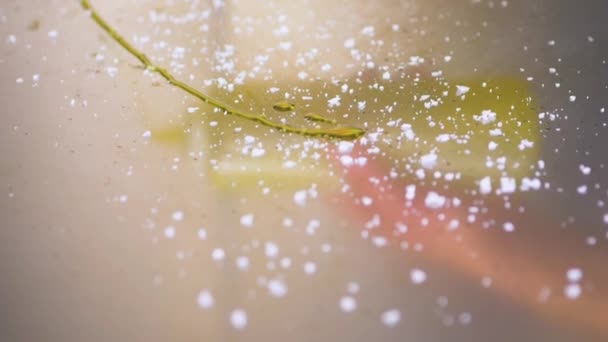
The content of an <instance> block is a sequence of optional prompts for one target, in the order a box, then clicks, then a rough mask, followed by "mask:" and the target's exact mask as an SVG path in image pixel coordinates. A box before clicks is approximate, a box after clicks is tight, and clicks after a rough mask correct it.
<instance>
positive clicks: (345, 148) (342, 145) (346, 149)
mask: <svg viewBox="0 0 608 342" xmlns="http://www.w3.org/2000/svg"><path fill="white" fill-rule="evenodd" d="M354 146H355V144H354V143H353V142H352V141H340V142H339V143H338V152H340V153H350V152H351V151H352V150H353V147H354Z"/></svg>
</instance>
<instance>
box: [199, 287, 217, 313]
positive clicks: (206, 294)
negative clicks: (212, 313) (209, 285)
mask: <svg viewBox="0 0 608 342" xmlns="http://www.w3.org/2000/svg"><path fill="white" fill-rule="evenodd" d="M196 301H197V303H198V306H199V307H200V308H201V309H204V310H207V309H211V308H212V307H213V303H214V300H213V295H212V294H211V292H210V291H209V290H201V292H199V293H198V297H197V299H196Z"/></svg>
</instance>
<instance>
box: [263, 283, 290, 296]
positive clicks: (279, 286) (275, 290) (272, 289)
mask: <svg viewBox="0 0 608 342" xmlns="http://www.w3.org/2000/svg"><path fill="white" fill-rule="evenodd" d="M267 287H268V292H269V293H270V295H271V296H273V297H276V298H281V297H284V296H285V295H286V294H287V285H286V284H285V283H284V282H283V281H282V280H279V279H272V280H270V281H269V282H268V286H267Z"/></svg>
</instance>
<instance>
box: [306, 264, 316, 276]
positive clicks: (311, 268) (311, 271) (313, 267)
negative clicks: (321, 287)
mask: <svg viewBox="0 0 608 342" xmlns="http://www.w3.org/2000/svg"><path fill="white" fill-rule="evenodd" d="M316 272H317V265H316V264H315V263H314V262H311V261H308V262H306V263H305V264H304V273H306V274H308V275H312V274H315V273H316Z"/></svg>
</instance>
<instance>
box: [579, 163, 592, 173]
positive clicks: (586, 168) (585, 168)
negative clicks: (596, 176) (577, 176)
mask: <svg viewBox="0 0 608 342" xmlns="http://www.w3.org/2000/svg"><path fill="white" fill-rule="evenodd" d="M579 169H580V170H581V173H582V174H584V175H588V174H590V173H591V168H590V167H589V166H585V165H583V164H581V165H580V166H579Z"/></svg>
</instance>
